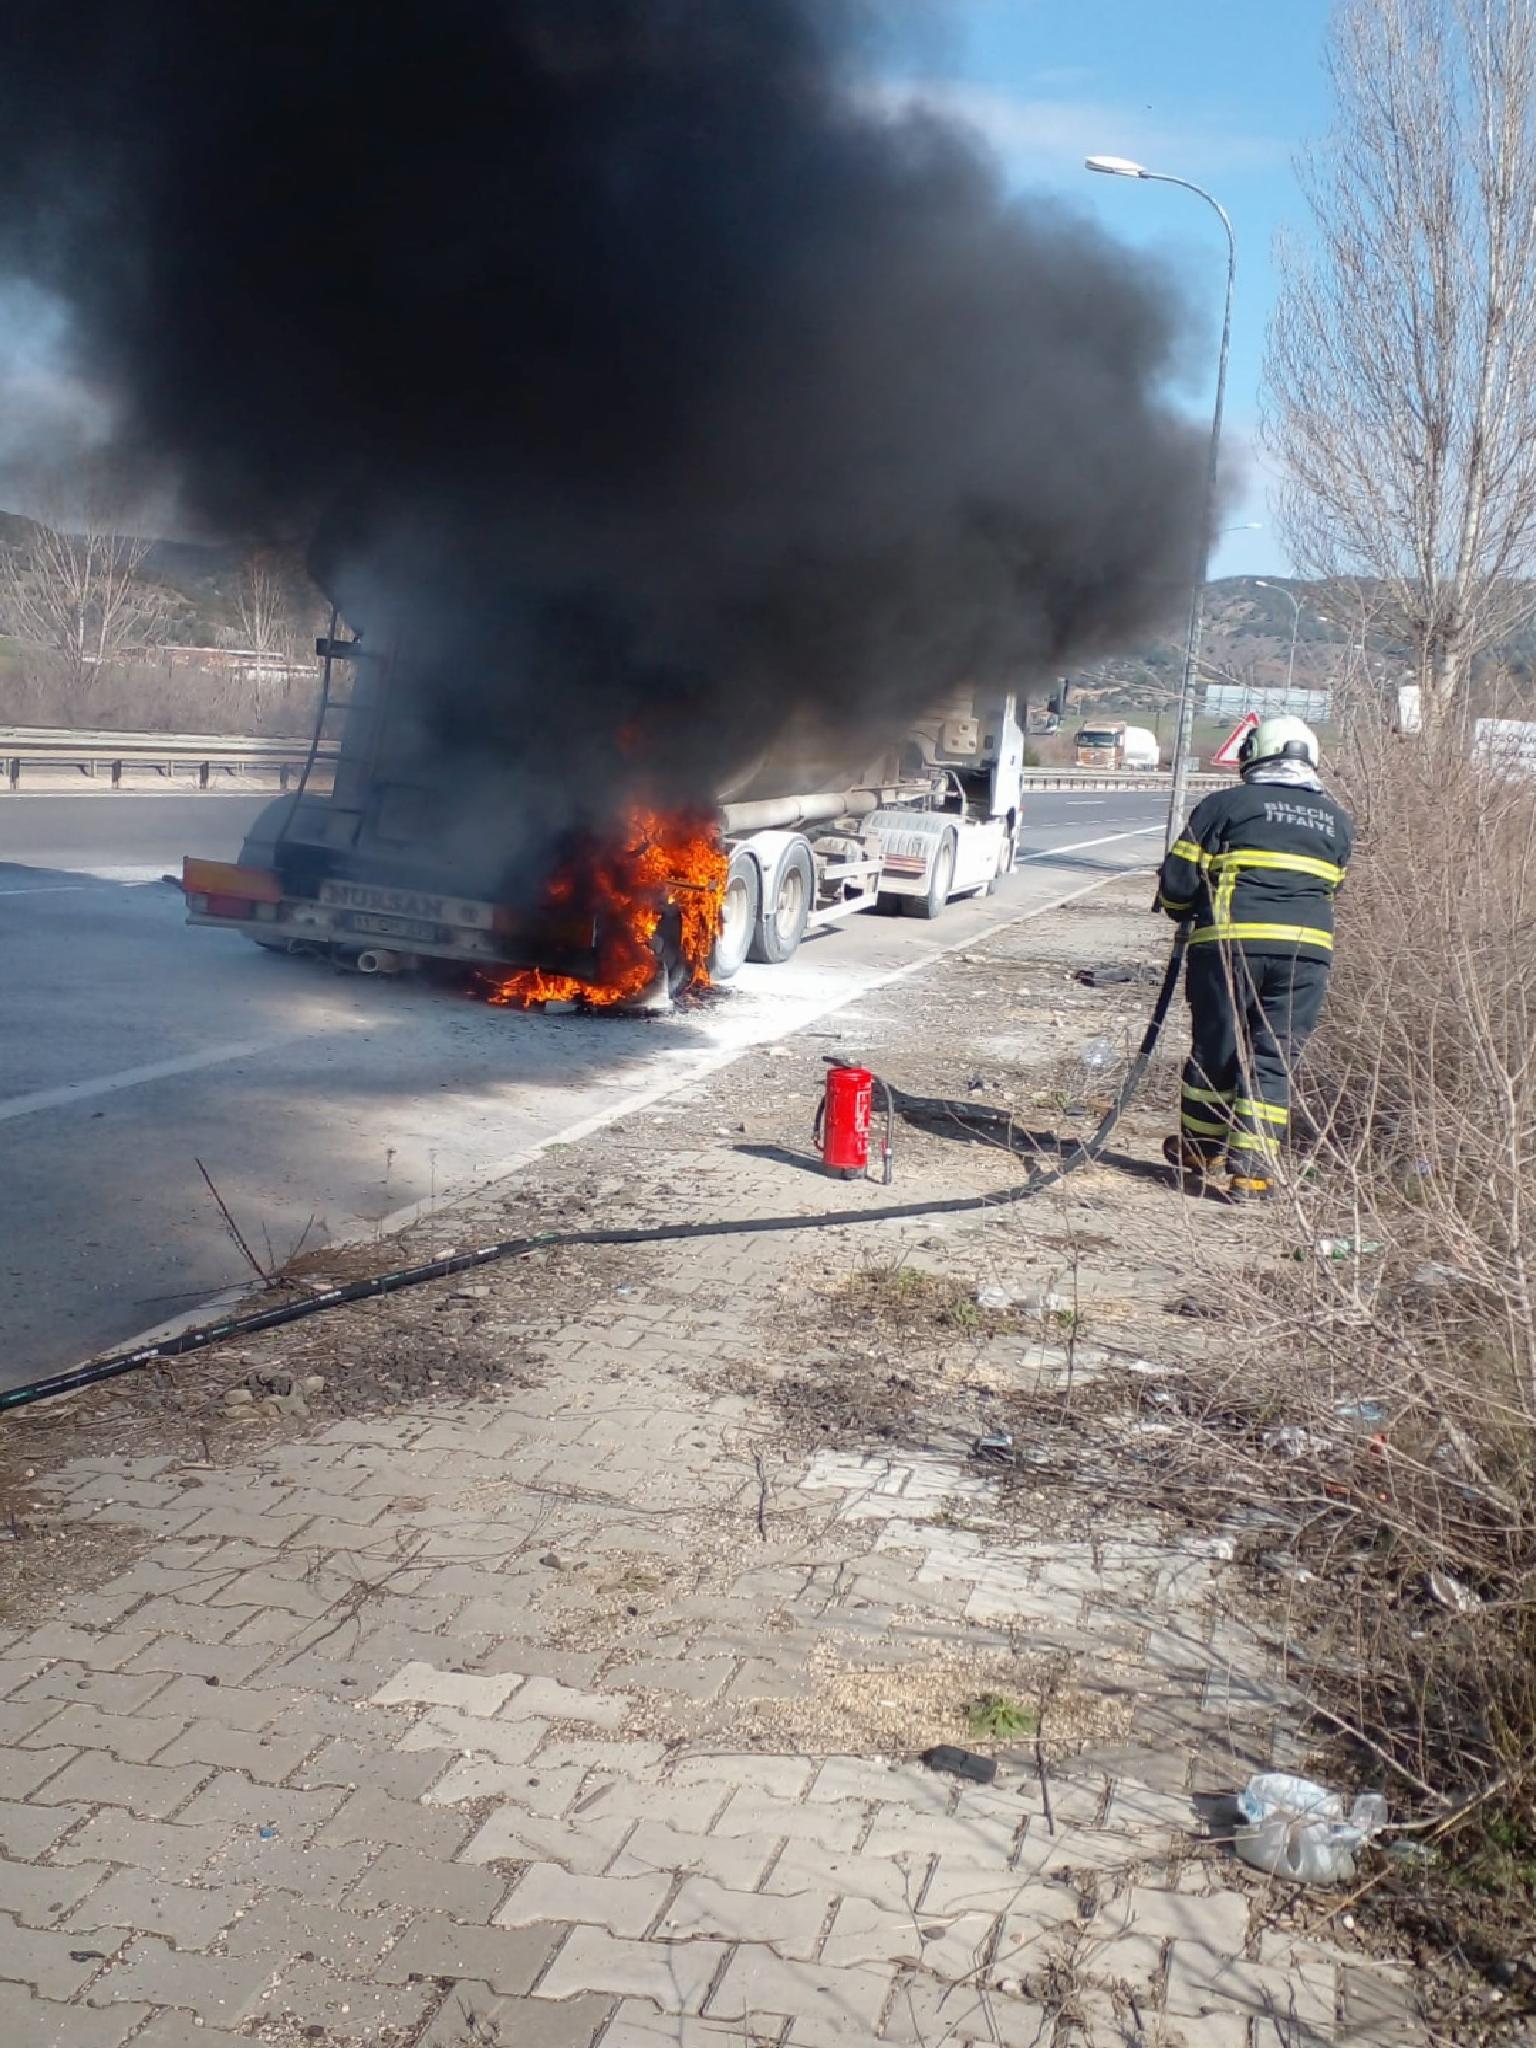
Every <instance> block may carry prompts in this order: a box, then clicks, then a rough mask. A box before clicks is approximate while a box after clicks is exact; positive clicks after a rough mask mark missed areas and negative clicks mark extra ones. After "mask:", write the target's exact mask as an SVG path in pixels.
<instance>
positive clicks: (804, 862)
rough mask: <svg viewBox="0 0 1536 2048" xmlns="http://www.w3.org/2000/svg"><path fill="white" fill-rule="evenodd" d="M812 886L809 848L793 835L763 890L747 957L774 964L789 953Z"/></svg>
mask: <svg viewBox="0 0 1536 2048" xmlns="http://www.w3.org/2000/svg"><path fill="white" fill-rule="evenodd" d="M815 886H816V884H815V875H814V870H813V869H812V866H811V849H810V848H809V847H808V846H807V845H806V843H805V841H804V840H803V839H796V840H794V841H793V842H792V843H791V844H790V845H789V846H787V847H786V848H785V849H784V852H783V854H782V855H781V856H780V858H779V864H778V866H777V867H776V868H775V869H774V871H773V876H772V879H771V880H770V881H769V884H768V887H767V888H766V889H765V890H764V891H763V900H762V905H761V907H760V908H759V910H758V913H757V923H756V926H755V927H754V930H753V933H752V947H751V951H750V952H749V954H748V956H747V957H748V958H749V959H752V960H763V961H766V962H767V963H768V964H769V965H770V966H777V964H778V963H779V962H780V961H781V960H787V959H788V958H789V957H790V955H791V954H792V953H793V952H794V950H795V948H796V947H797V946H798V945H799V943H800V941H801V939H802V938H803V937H804V935H805V925H806V920H807V918H808V917H809V916H810V914H811V900H812V896H813V894H814V891H815Z"/></svg>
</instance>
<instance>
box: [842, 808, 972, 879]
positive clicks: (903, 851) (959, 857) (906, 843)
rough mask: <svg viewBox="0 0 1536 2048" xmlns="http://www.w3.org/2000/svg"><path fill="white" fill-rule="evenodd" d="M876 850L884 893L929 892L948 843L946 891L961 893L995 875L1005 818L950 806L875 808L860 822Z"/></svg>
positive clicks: (869, 841) (871, 845)
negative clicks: (967, 813) (950, 859)
mask: <svg viewBox="0 0 1536 2048" xmlns="http://www.w3.org/2000/svg"><path fill="white" fill-rule="evenodd" d="M864 832H865V837H866V839H867V840H868V843H869V845H870V847H871V848H872V849H873V850H874V851H875V852H877V853H878V854H879V856H880V893H881V895H882V896H915V897H924V896H927V895H928V894H929V892H930V890H931V889H932V888H933V886H934V871H935V866H936V863H937V862H938V860H939V858H940V856H941V854H942V853H943V849H944V847H945V845H946V843H949V844H953V846H954V849H955V855H954V868H953V872H952V873H951V875H950V880H949V888H948V892H947V893H948V894H949V895H951V896H965V895H968V894H970V893H971V892H972V891H974V890H978V889H984V888H986V887H987V886H988V885H989V884H990V883H991V882H992V881H993V879H994V878H995V876H996V874H997V871H998V865H999V862H1000V859H1001V856H1002V849H1003V845H1004V842H1005V841H1006V839H1007V836H1008V824H1007V820H1006V819H1004V818H964V817H960V816H959V815H958V814H957V813H955V812H954V811H903V810H890V811H875V812H873V813H872V814H871V815H870V817H869V818H867V819H866V820H865V824H864Z"/></svg>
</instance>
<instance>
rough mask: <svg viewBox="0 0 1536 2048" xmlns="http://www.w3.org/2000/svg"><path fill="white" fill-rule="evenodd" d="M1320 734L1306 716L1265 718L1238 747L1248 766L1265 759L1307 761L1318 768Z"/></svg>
mask: <svg viewBox="0 0 1536 2048" xmlns="http://www.w3.org/2000/svg"><path fill="white" fill-rule="evenodd" d="M1318 753H1319V749H1318V744H1317V734H1316V733H1315V732H1314V731H1313V730H1312V728H1311V726H1310V725H1308V724H1307V722H1306V720H1305V719H1302V718H1261V719H1260V720H1259V723H1258V724H1257V725H1256V726H1255V727H1254V728H1253V730H1252V732H1250V733H1249V735H1248V737H1247V738H1246V739H1245V740H1244V741H1243V744H1242V745H1241V747H1239V748H1238V752H1237V758H1238V761H1239V762H1240V763H1241V765H1242V766H1243V767H1244V768H1257V767H1258V766H1259V765H1260V763H1261V762H1265V761H1305V762H1306V764H1307V766H1308V767H1309V768H1315V767H1316V766H1317V761H1318Z"/></svg>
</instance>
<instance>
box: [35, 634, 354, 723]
mask: <svg viewBox="0 0 1536 2048" xmlns="http://www.w3.org/2000/svg"><path fill="white" fill-rule="evenodd" d="M317 688H318V686H317V683H316V680H315V677H314V675H313V674H312V673H305V672H304V671H302V670H294V671H291V672H287V673H285V672H283V671H281V670H280V669H278V668H275V667H274V668H271V669H268V670H267V671H266V672H264V673H262V674H260V675H259V676H258V675H257V674H255V673H253V672H252V671H251V670H245V671H240V670H232V669H229V668H217V669H214V668H201V667H196V666H194V665H192V664H191V663H189V662H186V661H185V660H184V659H179V658H178V659H173V658H172V657H171V656H170V655H161V656H157V655H154V654H149V655H147V656H145V657H144V658H143V659H136V660H127V659H124V660H121V661H118V662H114V663H112V664H111V665H110V666H109V667H107V668H104V669H101V670H93V671H91V672H90V673H88V674H87V675H86V676H85V677H83V678H82V679H80V680H78V681H77V680H76V679H75V678H73V677H72V676H71V675H69V673H68V672H67V670H66V668H65V666H64V664H63V663H61V662H60V661H59V660H58V659H57V658H55V657H54V656H52V655H50V654H48V653H47V652H46V651H44V650H40V649H36V648H25V649H20V650H18V651H17V652H16V654H15V655H14V657H13V658H12V660H11V661H10V662H9V664H8V665H7V666H4V667H0V725H38V726H58V727H63V728H65V729H69V730H74V731H80V732H90V731H95V730H98V729H100V730H103V731H107V732H153V733H175V732H196V733H239V734H242V735H246V736H255V737H263V736H266V737H270V738H274V739H291V738H293V737H295V736H296V735H297V736H302V735H304V734H306V733H307V732H308V731H309V728H310V726H311V725H312V724H313V723H314V716H315V703H316V696H317Z"/></svg>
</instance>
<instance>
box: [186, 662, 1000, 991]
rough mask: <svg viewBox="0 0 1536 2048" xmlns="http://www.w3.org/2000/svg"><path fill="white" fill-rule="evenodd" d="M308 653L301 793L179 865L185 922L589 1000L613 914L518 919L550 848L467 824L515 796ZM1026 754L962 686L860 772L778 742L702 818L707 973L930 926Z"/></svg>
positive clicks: (992, 825) (376, 688) (976, 888)
mask: <svg viewBox="0 0 1536 2048" xmlns="http://www.w3.org/2000/svg"><path fill="white" fill-rule="evenodd" d="M318 651H319V653H320V655H321V656H322V660H323V664H324V668H323V678H322V696H321V710H320V715H319V717H318V718H317V721H316V727H315V741H314V744H313V745H312V748H311V753H310V759H309V762H308V764H307V765H306V768H305V771H304V773H303V775H302V776H301V778H300V780H299V783H298V786H297V787H296V789H295V790H293V791H292V792H290V793H288V794H286V795H283V796H279V797H277V798H274V800H273V801H272V802H271V803H270V804H269V805H268V806H267V807H266V809H265V810H264V811H263V812H262V813H261V814H260V815H259V816H258V818H257V819H256V821H255V823H254V824H253V826H252V828H251V830H250V832H249V833H248V834H247V836H246V839H245V842H244V844H243V846H242V848H241V851H240V855H239V858H238V860H237V861H234V862H227V863H226V862H218V861H206V860H197V859H191V858H189V859H188V860H186V861H185V862H184V864H183V875H182V885H183V891H184V894H185V898H186V905H187V917H188V921H189V923H192V924H195V925H206V926H210V927H214V928H218V929H223V930H234V931H238V932H240V933H242V934H243V935H244V936H245V937H247V938H249V939H251V940H253V941H254V942H255V943H256V944H258V945H260V946H263V947H267V948H269V949H271V950H274V951H279V952H288V953H296V954H300V955H304V956H308V957H311V958H325V959H328V960H330V961H332V962H333V963H334V964H336V965H338V966H341V967H343V968H349V969H352V970H354V971H356V972H359V973H363V974H372V973H397V972H409V971H416V970H421V969H432V968H434V967H446V968H457V969H460V970H467V971H469V972H478V973H479V974H480V975H482V976H484V977H488V978H490V979H491V980H493V981H494V980H496V979H497V978H498V977H500V976H507V975H514V974H525V973H529V972H532V973H536V974H538V975H541V976H556V977H568V978H570V979H571V980H572V981H573V982H575V983H577V984H580V985H581V986H582V987H583V988H589V987H591V986H592V985H593V983H594V979H595V977H597V976H598V975H600V973H601V971H602V961H603V959H604V957H605V949H604V943H603V941H604V933H603V930H602V929H601V925H602V920H603V918H604V916H605V915H611V912H609V911H605V909H604V906H603V905H602V904H601V903H600V902H599V903H594V902H592V901H589V900H587V898H586V894H585V892H583V891H582V890H580V889H578V890H576V891H575V892H574V897H573V907H572V909H571V912H570V914H569V915H565V914H554V913H552V912H551V910H550V909H549V907H548V906H547V905H545V906H544V907H542V908H540V909H537V910H530V907H529V903H528V892H527V886H526V885H527V876H526V874H521V875H520V874H519V872H518V869H519V867H520V866H523V867H526V866H527V864H528V863H530V862H533V863H534V864H536V865H537V866H539V867H540V868H541V869H543V870H547V868H548V866H549V849H548V847H547V846H546V847H542V848H537V849H535V848H522V849H515V850H514V851H513V853H512V854H511V856H510V857H509V859H508V860H507V861H505V862H503V863H502V865H501V866H500V867H499V868H498V865H497V857H496V855H495V850H494V849H490V850H489V851H488V841H489V840H490V839H491V838H493V837H496V836H497V835H495V834H488V833H487V832H486V831H485V830H484V829H474V828H473V821H474V819H475V817H476V816H477V815H478V816H480V817H481V818H483V817H485V816H492V817H496V816H515V808H514V807H513V806H512V805H511V802H510V799H509V802H508V804H506V805H502V806H501V807H499V808H498V805H497V803H496V801H495V800H494V798H493V793H492V792H491V790H490V788H489V786H488V785H486V784H484V783H483V782H482V783H481V785H480V786H479V787H478V789H477V790H476V791H475V792H474V793H473V794H472V793H471V792H469V791H468V790H461V789H456V788H455V787H453V786H452V785H453V784H454V782H455V781H457V780H459V779H460V777H461V776H462V775H475V774H492V773H494V771H491V770H483V771H482V770H476V769H473V768H472V767H471V766H470V765H469V764H466V766H465V768H464V769H463V770H461V771H458V772H456V771H455V770H454V769H453V767H452V766H451V765H450V764H449V763H447V762H445V761H442V760H434V757H433V756H432V754H431V752H430V750H429V749H424V748H423V747H422V746H421V744H420V740H419V733H418V732H417V730H416V728H415V727H414V725H413V722H412V717H411V714H410V712H409V708H408V706H407V705H406V704H404V703H402V702H401V701H399V692H398V688H397V685H396V682H395V678H394V669H393V665H392V663H391V662H390V660H389V659H388V658H387V657H381V656H376V655H373V654H372V653H371V652H370V651H369V650H366V649H365V648H364V647H363V646H362V643H361V641H360V640H337V639H336V638H335V636H334V634H333V635H331V636H328V637H326V638H324V639H322V640H321V641H320V642H319V643H318ZM343 671H345V673H346V676H347V687H346V694H345V697H344V698H342V697H341V696H340V694H339V693H338V691H337V689H336V677H337V675H338V674H340V673H341V672H343ZM1023 751H1024V742H1023V734H1022V732H1021V730H1020V727H1019V723H1018V718H1017V715H1016V706H1015V700H1014V698H1013V697H1012V696H1011V695H1002V696H999V697H997V698H995V699H990V698H989V699H986V700H985V701H982V702H980V703H978V702H976V701H974V700H973V698H972V697H971V696H970V695H968V694H957V695H955V696H954V697H953V698H952V699H950V700H948V701H946V702H944V703H943V704H941V705H939V706H937V707H935V708H934V709H933V710H932V711H931V712H930V713H928V714H926V715H925V716H923V717H922V718H920V719H919V720H918V721H917V722H916V723H915V724H914V726H913V727H912V729H911V730H910V731H909V732H908V733H907V734H906V735H905V737H904V738H903V739H902V740H901V741H900V742H898V743H897V744H896V745H894V746H891V747H887V748H885V749H883V750H878V758H876V759H875V760H873V761H871V760H868V759H866V760H864V761H863V763H862V764H861V766H860V767H859V768H858V769H856V770H854V771H853V772H848V769H847V764H846V760H844V761H842V762H839V761H838V760H837V758H836V756H835V754H834V755H832V756H828V754H827V753H826V751H825V749H823V750H822V751H821V752H820V755H819V756H818V750H817V749H816V747H815V746H813V745H804V746H797V745H796V744H795V743H794V740H793V737H792V736H787V737H785V738H782V739H781V740H780V741H779V742H778V743H777V744H776V745H775V746H774V747H772V748H770V749H769V750H768V751H767V752H766V754H765V755H764V757H763V759H762V760H760V761H759V762H757V763H755V764H753V766H752V767H751V768H750V770H749V771H748V772H746V773H745V774H743V775H742V776H740V777H738V778H737V779H736V781H735V782H734V783H733V785H732V786H731V788H730V789H728V790H727V791H725V792H723V793H722V794H721V796H720V799H719V801H718V804H717V806H716V808H715V811H714V814H713V817H712V819H711V820H710V821H709V824H710V826H711V828H712V830H711V839H712V841H713V839H714V834H715V833H716V832H717V833H718V847H719V854H720V855H721V856H723V859H724V863H725V866H724V878H723V894H722V895H721V897H720V902H719V913H718V919H717V929H716V933H715V937H714V941H713V947H712V950H711V952H710V957H709V961H708V977H709V979H710V980H711V981H716V982H724V981H728V980H730V979H731V977H732V976H733V975H735V974H736V973H737V972H738V971H739V969H740V968H741V966H742V964H743V962H744V961H746V960H749V959H751V960H757V961H765V962H770V963H771V962H778V961H783V960H787V959H789V958H790V957H791V956H792V955H793V954H794V953H795V951H796V950H797V949H798V947H799V945H800V943H801V940H802V939H803V938H804V937H805V934H806V933H807V932H808V931H811V930H815V929H818V928H821V927H825V926H827V925H830V924H832V923H835V922H837V921H838V920H840V919H843V918H846V917H850V916H853V915H855V914H857V913H858V912H861V911H864V910H875V911H879V912H882V913H885V914H887V915H889V914H893V913H897V912H901V913H905V914H907V915H910V916H916V917H922V918H934V917H937V916H939V915H940V914H941V912H942V911H943V909H944V907H945V905H946V904H947V903H948V902H949V901H950V900H951V898H953V897H956V896H964V895H975V894H980V893H984V892H987V891H990V890H991V889H992V888H993V887H994V886H995V884H996V882H997V879H998V878H999V876H1001V875H1003V874H1005V873H1006V872H1007V871H1008V869H1009V868H1010V867H1011V866H1012V864H1013V859H1014V851H1015V847H1016V844H1017V835H1018V829H1019V818H1020V792H1021V771H1022V766H1023ZM327 761H329V762H330V763H331V764H332V781H331V786H330V788H329V789H324V788H322V787H321V783H322V780H323V775H324V771H325V766H326V763H327ZM818 771H819V772H818ZM466 825H468V827H469V829H466ZM512 836H513V838H515V837H516V834H515V832H514V834H513V835H512ZM573 858H574V859H576V860H577V861H578V862H579V861H580V858H581V855H580V853H579V851H578V852H577V853H576V854H575V855H574V856H573ZM686 886H687V884H686V883H684V884H682V885H681V887H683V888H686ZM677 943H678V927H677V921H676V920H675V919H672V918H669V917H665V916H664V917H663V918H662V919H661V920H660V923H659V925H658V927H657V929H656V932H655V936H654V947H655V952H656V955H657V981H658V984H659V986H660V989H661V991H662V993H664V992H665V989H666V988H667V986H668V985H671V986H673V987H675V986H676V985H677V983H678V969H679V962H678V960H677V959H676V958H675V957H672V956H674V955H675V954H676V951H677ZM544 985H545V983H544V982H542V981H541V982H540V983H539V984H538V986H541V987H542V986H544ZM549 985H550V986H553V983H550V984H549ZM655 993H656V991H655V990H653V991H651V994H652V995H654V994H655Z"/></svg>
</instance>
